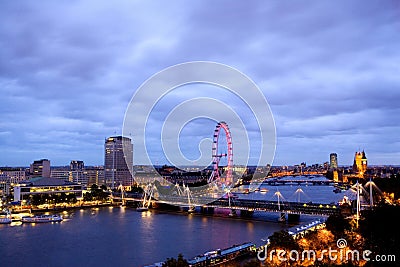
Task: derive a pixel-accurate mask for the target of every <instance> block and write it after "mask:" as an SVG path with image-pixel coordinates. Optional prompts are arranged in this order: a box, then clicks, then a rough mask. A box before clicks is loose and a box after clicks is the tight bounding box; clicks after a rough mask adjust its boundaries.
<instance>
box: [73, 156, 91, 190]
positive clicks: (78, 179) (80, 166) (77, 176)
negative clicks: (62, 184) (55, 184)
mask: <svg viewBox="0 0 400 267" xmlns="http://www.w3.org/2000/svg"><path fill="white" fill-rule="evenodd" d="M84 170H85V164H84V163H83V161H82V160H71V163H70V164H69V171H70V172H69V177H68V180H69V181H70V182H74V183H78V184H84V185H87V182H88V179H87V177H86V175H85V172H84Z"/></svg>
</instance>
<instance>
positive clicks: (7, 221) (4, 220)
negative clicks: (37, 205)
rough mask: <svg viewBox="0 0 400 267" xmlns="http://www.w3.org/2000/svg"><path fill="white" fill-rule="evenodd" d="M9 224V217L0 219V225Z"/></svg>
mask: <svg viewBox="0 0 400 267" xmlns="http://www.w3.org/2000/svg"><path fill="white" fill-rule="evenodd" d="M11 222H12V220H11V218H10V217H4V218H0V224H9V223H11Z"/></svg>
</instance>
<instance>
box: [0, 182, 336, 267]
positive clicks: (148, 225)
mask: <svg viewBox="0 0 400 267" xmlns="http://www.w3.org/2000/svg"><path fill="white" fill-rule="evenodd" d="M265 187H266V188H268V192H266V193H261V192H255V193H252V194H247V195H245V196H244V195H243V196H240V197H247V198H253V199H269V198H271V199H273V198H274V192H276V190H277V189H279V191H280V192H281V193H282V194H283V196H284V197H285V196H286V198H287V199H288V200H289V201H290V200H293V199H291V198H295V199H297V196H296V195H293V194H294V192H295V190H297V189H298V186H297V185H296V186H293V185H285V186H279V187H277V186H265ZM301 188H302V190H303V192H304V195H303V197H300V199H301V201H303V202H308V200H309V199H311V200H314V201H313V202H323V203H331V202H332V201H337V200H339V199H340V198H342V197H343V193H339V194H335V193H333V192H332V190H333V187H332V186H312V185H308V186H306V185H302V186H301ZM308 198H309V199H308ZM315 199H316V200H315ZM61 215H63V217H64V218H65V220H64V221H63V222H61V223H44V224H14V223H13V224H12V225H0V266H143V265H146V264H151V263H154V262H159V261H163V260H165V259H166V258H168V257H175V258H176V257H177V255H178V253H182V254H183V255H184V256H185V257H186V258H192V257H194V256H196V255H199V254H202V253H204V252H206V251H209V250H213V249H217V248H226V247H230V246H231V245H234V244H241V243H244V242H253V243H255V244H257V245H259V244H261V243H262V241H261V239H263V238H266V237H268V236H269V235H271V234H272V233H273V232H275V231H278V230H281V229H287V228H289V227H291V226H293V225H289V224H287V223H278V222H277V219H278V214H274V213H255V214H254V219H253V220H250V219H240V218H236V219H233V218H230V217H229V216H224V215H222V216H203V215H200V214H190V215H188V214H185V213H168V212H161V211H148V212H137V211H136V210H135V209H133V208H121V207H103V208H96V209H82V210H73V211H64V212H62V213H61ZM316 218H318V217H313V216H306V215H302V216H301V218H300V222H299V224H304V223H307V222H310V221H312V220H315V219H316Z"/></svg>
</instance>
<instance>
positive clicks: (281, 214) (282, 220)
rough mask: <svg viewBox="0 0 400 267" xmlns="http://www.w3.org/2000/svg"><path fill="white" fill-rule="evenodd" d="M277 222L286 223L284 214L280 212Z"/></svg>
mask: <svg viewBox="0 0 400 267" xmlns="http://www.w3.org/2000/svg"><path fill="white" fill-rule="evenodd" d="M278 221H280V222H286V213H284V212H281V213H280V214H279V219H278Z"/></svg>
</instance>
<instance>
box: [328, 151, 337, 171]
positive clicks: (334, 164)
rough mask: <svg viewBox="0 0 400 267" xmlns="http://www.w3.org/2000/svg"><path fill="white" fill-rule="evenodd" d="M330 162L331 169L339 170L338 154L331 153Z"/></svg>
mask: <svg viewBox="0 0 400 267" xmlns="http://www.w3.org/2000/svg"><path fill="white" fill-rule="evenodd" d="M329 158H330V161H329V163H330V164H329V165H330V168H331V169H337V168H338V160H337V154H336V153H331V154H330V155H329Z"/></svg>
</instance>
